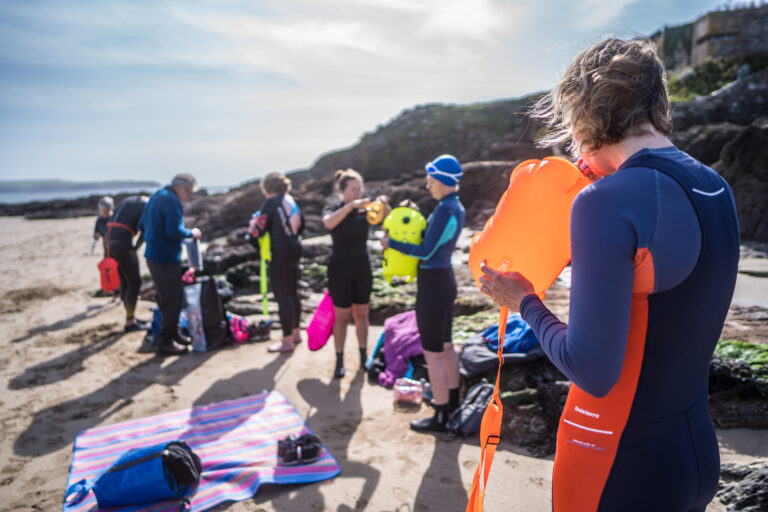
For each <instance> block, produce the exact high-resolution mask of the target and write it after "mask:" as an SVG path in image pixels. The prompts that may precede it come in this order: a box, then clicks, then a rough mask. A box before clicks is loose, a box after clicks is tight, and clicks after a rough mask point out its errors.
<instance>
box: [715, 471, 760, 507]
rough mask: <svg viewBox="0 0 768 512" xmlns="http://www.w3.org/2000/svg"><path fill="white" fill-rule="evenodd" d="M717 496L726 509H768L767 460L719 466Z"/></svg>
mask: <svg viewBox="0 0 768 512" xmlns="http://www.w3.org/2000/svg"><path fill="white" fill-rule="evenodd" d="M717 497H718V498H719V499H720V501H721V502H722V503H724V504H725V505H728V510H738V511H740V512H761V511H765V510H768V462H753V463H751V464H746V465H738V464H723V465H722V466H720V489H719V490H718V492H717Z"/></svg>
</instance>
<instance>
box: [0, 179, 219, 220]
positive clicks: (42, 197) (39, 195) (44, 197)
mask: <svg viewBox="0 0 768 512" xmlns="http://www.w3.org/2000/svg"><path fill="white" fill-rule="evenodd" d="M161 186H162V185H161V184H160V183H151V182H150V183H148V184H147V185H146V186H145V185H136V184H133V185H131V186H126V187H114V186H103V187H96V186H94V187H82V188H72V189H38V190H31V189H30V190H18V191H12V192H11V191H7V190H5V189H4V187H3V186H2V185H0V208H2V207H21V206H25V205H27V206H33V205H35V204H37V203H42V202H51V201H56V202H59V201H67V202H68V201H74V202H80V201H87V200H89V199H90V198H92V197H94V196H98V197H101V196H106V195H108V196H113V197H119V196H125V195H128V194H147V195H149V194H152V193H153V192H155V191H156V190H157V189H159V188H161ZM202 188H203V189H204V190H206V191H207V192H208V194H209V195H213V194H220V193H223V192H227V191H228V190H230V188H231V187H202ZM0 215H2V214H0Z"/></svg>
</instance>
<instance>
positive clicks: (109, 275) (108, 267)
mask: <svg viewBox="0 0 768 512" xmlns="http://www.w3.org/2000/svg"><path fill="white" fill-rule="evenodd" d="M112 224H113V223H111V222H110V223H109V224H107V225H108V226H109V229H108V230H107V239H106V241H105V243H104V245H105V246H106V248H107V256H106V257H105V258H104V259H103V260H101V261H100V262H99V264H98V265H97V267H98V268H99V275H100V276H101V289H102V290H103V291H105V292H113V291H115V290H118V289H119V288H120V274H118V272H117V260H115V258H112V257H110V256H109V235H111V234H112ZM120 226H122V224H120ZM125 227H126V228H128V226H125ZM128 229H130V228H128ZM131 231H133V230H131Z"/></svg>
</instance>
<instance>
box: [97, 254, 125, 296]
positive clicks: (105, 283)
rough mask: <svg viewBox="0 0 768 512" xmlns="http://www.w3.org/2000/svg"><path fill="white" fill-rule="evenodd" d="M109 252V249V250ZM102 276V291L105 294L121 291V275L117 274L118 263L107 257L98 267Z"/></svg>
mask: <svg viewBox="0 0 768 512" xmlns="http://www.w3.org/2000/svg"><path fill="white" fill-rule="evenodd" d="M107 252H109V249H107ZM97 267H98V269H99V275H100V276H101V289H102V290H104V291H105V292H113V291H115V290H118V289H120V274H118V272H117V261H116V260H115V258H110V257H109V256H107V257H106V258H104V259H103V260H101V261H100V262H99V264H98V265H97Z"/></svg>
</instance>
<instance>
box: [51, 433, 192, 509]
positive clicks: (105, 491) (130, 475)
mask: <svg viewBox="0 0 768 512" xmlns="http://www.w3.org/2000/svg"><path fill="white" fill-rule="evenodd" d="M202 470H203V468H202V464H201V463H200V457H198V456H197V455H196V454H195V453H194V452H193V451H192V449H191V448H190V447H189V446H187V444H186V443H185V442H183V441H173V442H170V443H163V444H159V445H155V446H148V447H146V448H137V449H134V450H129V451H127V452H125V453H124V454H123V455H121V456H120V458H119V459H117V461H115V463H114V464H112V465H111V466H110V467H109V468H108V469H107V470H105V471H104V472H103V473H102V474H101V475H99V477H98V478H97V479H96V482H95V483H94V482H91V481H90V480H88V479H84V480H80V481H79V482H76V483H74V484H72V485H71V486H70V487H69V489H67V493H66V496H65V497H64V504H65V505H66V506H71V505H75V504H77V503H80V502H81V501H82V500H83V499H85V497H86V496H87V495H88V492H89V491H90V490H93V494H94V495H95V497H96V502H97V503H98V506H99V508H105V507H119V506H123V505H137V504H142V503H157V502H160V501H165V500H169V499H175V500H181V504H180V506H179V510H185V509H186V508H187V507H188V506H189V498H190V497H191V496H192V495H193V494H194V493H195V491H197V486H198V484H199V483H200V473H201V472H202ZM70 497H71V499H70Z"/></svg>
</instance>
